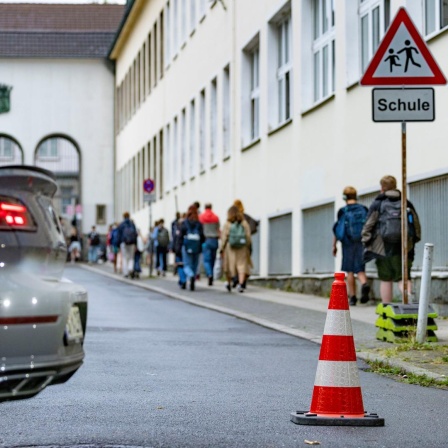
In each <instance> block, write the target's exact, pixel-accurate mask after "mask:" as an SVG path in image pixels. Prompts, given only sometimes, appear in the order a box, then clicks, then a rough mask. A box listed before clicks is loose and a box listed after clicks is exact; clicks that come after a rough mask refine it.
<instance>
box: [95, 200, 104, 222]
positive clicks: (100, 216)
mask: <svg viewBox="0 0 448 448" xmlns="http://www.w3.org/2000/svg"><path fill="white" fill-rule="evenodd" d="M96 223H97V225H104V224H106V206H105V205H104V204H97V206H96Z"/></svg>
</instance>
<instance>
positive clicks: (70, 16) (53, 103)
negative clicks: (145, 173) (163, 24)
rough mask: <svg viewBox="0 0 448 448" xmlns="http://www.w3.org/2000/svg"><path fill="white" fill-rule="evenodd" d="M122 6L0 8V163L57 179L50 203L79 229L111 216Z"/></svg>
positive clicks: (103, 227) (100, 225) (103, 225)
mask: <svg viewBox="0 0 448 448" xmlns="http://www.w3.org/2000/svg"><path fill="white" fill-rule="evenodd" d="M123 12H124V7H123V6H121V5H93V4H91V5H90V4H84V5H70V4H67V5H58V4H5V3H4V4H0V73H1V75H0V83H1V84H3V85H5V86H6V87H7V88H8V89H10V92H9V110H8V111H5V112H4V113H2V114H0V165H2V166H3V165H11V164H27V165H36V166H39V167H42V168H46V169H50V170H51V171H53V172H54V173H55V175H56V178H57V182H58V187H59V188H58V191H57V194H56V200H55V204H56V207H57V209H58V212H59V214H60V215H61V216H63V217H65V218H66V219H67V220H68V221H72V220H73V218H75V217H76V224H77V225H78V227H79V230H81V231H82V232H84V233H85V232H86V231H87V230H88V229H90V226H91V225H95V224H96V225H97V226H98V229H99V230H100V232H102V233H105V232H106V230H107V224H109V223H111V222H112V221H113V218H114V193H113V192H114V132H113V123H114V118H113V117H114V70H113V65H112V64H111V63H110V61H109V60H108V59H107V55H108V52H109V49H110V45H111V44H112V42H113V39H114V36H115V33H116V30H117V28H118V26H119V24H120V21H121V19H122V17H123Z"/></svg>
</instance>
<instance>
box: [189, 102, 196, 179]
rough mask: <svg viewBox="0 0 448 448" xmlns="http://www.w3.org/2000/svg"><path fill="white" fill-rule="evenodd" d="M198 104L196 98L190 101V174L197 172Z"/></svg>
mask: <svg viewBox="0 0 448 448" xmlns="http://www.w3.org/2000/svg"><path fill="white" fill-rule="evenodd" d="M195 167H196V105H195V102H194V100H191V103H190V176H191V177H193V176H194V175H195V174H196V170H195Z"/></svg>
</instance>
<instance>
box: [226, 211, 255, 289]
mask: <svg viewBox="0 0 448 448" xmlns="http://www.w3.org/2000/svg"><path fill="white" fill-rule="evenodd" d="M250 245H251V238H250V227H249V224H248V223H247V221H246V220H245V219H244V215H243V214H242V213H241V212H240V211H239V209H238V207H236V206H234V205H232V207H230V208H229V210H228V211H227V221H226V223H225V224H224V228H223V230H222V235H221V247H222V249H221V252H222V253H224V264H223V269H224V272H225V274H226V278H227V284H226V289H227V291H229V292H231V290H232V285H231V282H232V278H233V277H234V276H237V277H238V292H244V285H245V280H246V274H247V273H248V272H250V268H251V263H250Z"/></svg>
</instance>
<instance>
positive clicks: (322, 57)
mask: <svg viewBox="0 0 448 448" xmlns="http://www.w3.org/2000/svg"><path fill="white" fill-rule="evenodd" d="M334 74H335V30H334V1H333V0H314V4H313V78H314V101H315V102H317V101H320V100H322V99H324V98H326V97H328V96H329V95H331V94H332V93H333V92H334V89H335V79H334Z"/></svg>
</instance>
